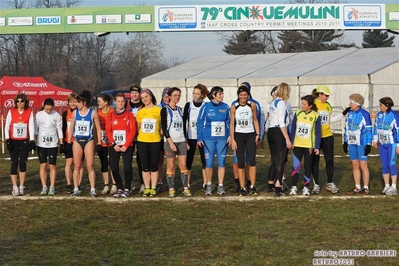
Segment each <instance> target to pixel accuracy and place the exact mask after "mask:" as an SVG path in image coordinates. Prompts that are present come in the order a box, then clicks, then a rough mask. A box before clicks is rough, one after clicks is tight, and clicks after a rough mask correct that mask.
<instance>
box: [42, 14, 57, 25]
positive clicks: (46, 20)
mask: <svg viewBox="0 0 399 266" xmlns="http://www.w3.org/2000/svg"><path fill="white" fill-rule="evenodd" d="M36 25H61V17H60V16H54V17H36Z"/></svg>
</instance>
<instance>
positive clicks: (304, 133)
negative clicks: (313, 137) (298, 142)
mask: <svg viewBox="0 0 399 266" xmlns="http://www.w3.org/2000/svg"><path fill="white" fill-rule="evenodd" d="M310 132H311V128H310V125H309V124H306V123H298V124H297V130H296V135H297V136H298V137H301V138H306V139H308V138H310Z"/></svg>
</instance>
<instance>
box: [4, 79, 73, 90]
mask: <svg viewBox="0 0 399 266" xmlns="http://www.w3.org/2000/svg"><path fill="white" fill-rule="evenodd" d="M3 90H15V91H24V90H27V91H32V90H35V91H37V90H40V91H63V92H72V90H68V89H64V88H61V87H58V86H55V85H53V84H51V83H49V82H48V81H47V80H45V79H44V78H43V77H11V76H4V77H3V78H2V79H0V91H3Z"/></svg>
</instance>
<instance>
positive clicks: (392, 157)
mask: <svg viewBox="0 0 399 266" xmlns="http://www.w3.org/2000/svg"><path fill="white" fill-rule="evenodd" d="M392 106H393V101H392V99H391V98H390V97H384V98H381V99H380V112H379V113H378V114H377V116H376V118H375V122H374V130H373V146H374V148H378V150H379V152H380V160H381V166H382V177H383V179H384V183H385V187H384V190H383V191H382V192H381V194H385V195H391V196H392V195H396V194H397V188H396V182H397V175H398V171H397V168H396V161H397V153H398V152H399V145H398V143H399V116H398V114H397V113H396V112H395V111H392V110H391V107H392ZM390 177H391V179H392V186H389V185H390V182H389V181H390Z"/></svg>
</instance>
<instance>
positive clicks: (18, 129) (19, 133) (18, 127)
mask: <svg viewBox="0 0 399 266" xmlns="http://www.w3.org/2000/svg"><path fill="white" fill-rule="evenodd" d="M27 129H28V124H26V123H14V130H13V132H12V136H13V137H14V138H19V139H23V138H27V137H28V135H27V132H28V131H27Z"/></svg>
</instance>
